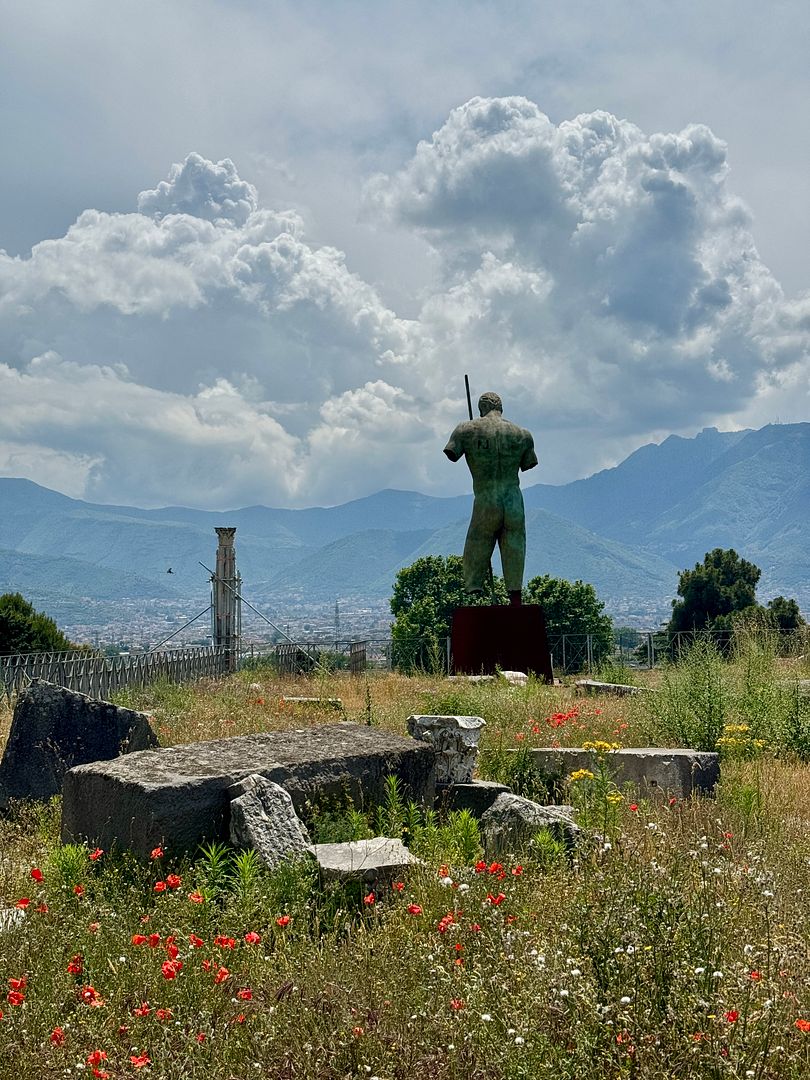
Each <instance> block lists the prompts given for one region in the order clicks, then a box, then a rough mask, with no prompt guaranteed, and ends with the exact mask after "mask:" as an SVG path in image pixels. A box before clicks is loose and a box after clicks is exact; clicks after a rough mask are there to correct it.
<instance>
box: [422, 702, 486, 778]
mask: <svg viewBox="0 0 810 1080" xmlns="http://www.w3.org/2000/svg"><path fill="white" fill-rule="evenodd" d="M484 727H486V720H483V719H482V718H481V717H480V716H421V715H416V716H409V717H408V731H409V733H410V734H411V735H412V736H413V737H414V738H415V739H420V740H421V741H422V742H426V743H428V744H429V745H430V746H432V747H433V750H434V752H435V754H436V782H437V783H439V784H468V783H469V782H470V781H471V780H472V775H473V771H474V769H475V762H476V760H477V758H478V740H479V738H480V736H481V729H482V728H484Z"/></svg>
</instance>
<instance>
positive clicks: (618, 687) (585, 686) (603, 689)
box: [574, 679, 655, 697]
mask: <svg viewBox="0 0 810 1080" xmlns="http://www.w3.org/2000/svg"><path fill="white" fill-rule="evenodd" d="M574 688H575V690H576V692H577V693H582V694H613V695H614V696H615V697H632V696H633V695H634V694H652V693H655V691H653V690H651V689H650V688H649V687H647V686H630V685H629V683H610V682H598V681H597V680H596V679H577V681H576V682H575V683H574Z"/></svg>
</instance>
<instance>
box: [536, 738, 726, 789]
mask: <svg viewBox="0 0 810 1080" xmlns="http://www.w3.org/2000/svg"><path fill="white" fill-rule="evenodd" d="M529 753H530V754H531V760H532V764H533V765H534V767H535V769H537V771H538V772H539V773H540V774H541V776H543V777H544V778H545V779H547V780H549V781H552V782H555V781H559V780H561V779H564V778H565V777H566V776H570V774H571V773H572V772H576V771H577V770H578V769H592V768H593V763H594V753H593V751H592V750H583V749H581V748H579V747H537V748H534V749H532V750H530V751H529ZM608 767H609V769H610V772H611V776H612V778H613V780H614V781H615V782H616V783H617V784H618V785H619V786H620V787H622V786H623V785H624V784H627V783H630V784H634V785H635V786H636V787H639V788H641V789H645V788H646V789H655V790H657V791H661V792H664V793H665V794H667V795H675V796H677V797H678V798H688V797H689V796H690V795H698V794H699V795H711V794H712V793H713V792H714V788H715V785H716V784H717V781H718V780H719V779H720V756H719V754H714V753H709V752H708V751H703V750H666V749H661V748H660V747H655V746H643V747H623V748H622V749H621V750H612V751H611V752H610V753H609V754H608Z"/></svg>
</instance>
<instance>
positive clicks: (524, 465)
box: [520, 431, 538, 472]
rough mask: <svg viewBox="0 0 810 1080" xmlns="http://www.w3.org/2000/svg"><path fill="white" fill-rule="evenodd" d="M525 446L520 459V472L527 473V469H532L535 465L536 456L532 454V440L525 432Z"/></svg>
mask: <svg viewBox="0 0 810 1080" xmlns="http://www.w3.org/2000/svg"><path fill="white" fill-rule="evenodd" d="M526 437H527V446H526V449H525V450H524V451H523V455H522V457H521V459H520V471H521V472H528V470H529V469H533V468H534V467H535V465H537V463H538V462H537V454H536V453H535V452H534V439H533V438H532V437H531V435H530V434H529V432H528V431H527V432H526Z"/></svg>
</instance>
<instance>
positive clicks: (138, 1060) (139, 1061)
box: [129, 1054, 152, 1069]
mask: <svg viewBox="0 0 810 1080" xmlns="http://www.w3.org/2000/svg"><path fill="white" fill-rule="evenodd" d="M129 1060H130V1061H131V1062H132V1064H133V1065H134V1066H135V1068H136V1069H142V1068H143V1067H144V1065H151V1064H152V1059H151V1058H150V1057H149V1056H148V1055H147V1054H130V1055H129Z"/></svg>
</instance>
